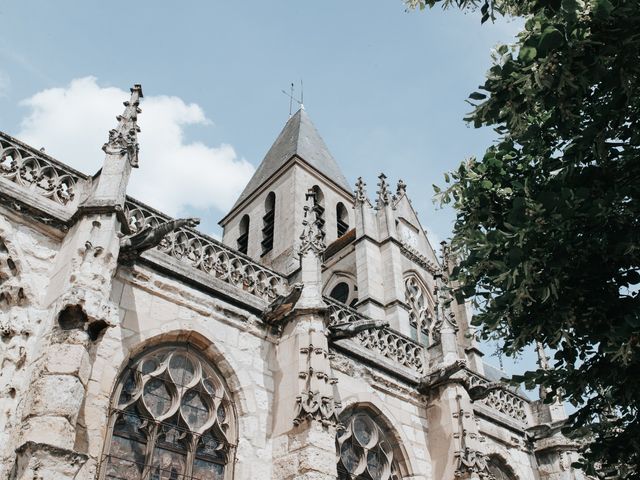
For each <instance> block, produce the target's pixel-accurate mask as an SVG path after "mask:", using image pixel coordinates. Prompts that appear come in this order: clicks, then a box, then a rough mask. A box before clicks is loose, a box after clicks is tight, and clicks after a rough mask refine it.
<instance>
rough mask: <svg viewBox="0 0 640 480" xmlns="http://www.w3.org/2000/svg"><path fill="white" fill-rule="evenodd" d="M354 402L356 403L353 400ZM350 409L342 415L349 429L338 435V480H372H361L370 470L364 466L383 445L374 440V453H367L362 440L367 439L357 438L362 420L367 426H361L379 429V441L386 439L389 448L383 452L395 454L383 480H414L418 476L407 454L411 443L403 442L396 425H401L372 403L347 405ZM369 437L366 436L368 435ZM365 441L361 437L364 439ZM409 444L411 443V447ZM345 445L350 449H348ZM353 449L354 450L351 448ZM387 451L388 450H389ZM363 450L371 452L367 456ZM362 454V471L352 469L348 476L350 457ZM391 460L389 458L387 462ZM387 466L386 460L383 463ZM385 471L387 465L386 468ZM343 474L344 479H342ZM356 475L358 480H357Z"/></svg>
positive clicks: (384, 447)
mask: <svg viewBox="0 0 640 480" xmlns="http://www.w3.org/2000/svg"><path fill="white" fill-rule="evenodd" d="M353 400H354V399H353ZM346 403H348V406H346V407H345V408H344V409H343V411H342V413H341V414H340V422H341V423H342V424H343V425H344V426H345V431H344V432H338V434H337V435H336V455H337V461H338V472H339V473H338V478H339V479H340V480H342V479H343V478H344V479H349V480H351V479H352V478H353V479H354V480H360V479H361V478H362V479H365V478H370V477H368V476H360V475H361V474H365V475H366V474H367V473H366V470H367V467H366V466H365V465H364V464H365V463H366V458H365V457H366V456H367V455H368V452H369V451H371V450H375V447H376V446H377V445H378V444H379V442H378V443H375V442H373V440H375V439H374V438H372V441H371V442H370V443H369V445H370V447H373V448H371V449H367V448H366V447H363V446H362V443H363V442H362V441H361V440H366V439H367V438H366V436H365V438H357V437H356V431H355V430H356V429H359V428H360V427H359V426H358V423H359V422H356V421H357V420H359V419H363V420H364V422H363V423H361V425H366V423H369V425H370V426H372V425H375V427H376V428H378V429H379V430H378V432H377V435H378V439H377V440H379V439H380V437H379V436H380V435H382V436H383V437H384V439H383V441H384V443H385V444H386V446H385V445H383V446H382V451H383V454H384V455H385V456H387V455H388V453H389V452H391V453H392V461H391V462H390V463H387V465H386V466H388V467H389V468H388V469H386V470H385V472H386V473H387V476H384V475H383V476H381V477H378V478H381V480H396V479H397V480H400V479H402V478H405V477H410V476H411V475H412V474H413V473H414V472H413V469H412V467H411V464H410V461H409V456H408V453H407V450H406V448H405V443H407V440H406V439H404V438H403V432H400V431H399V430H397V429H396V428H395V427H394V425H398V422H397V421H394V420H392V418H391V416H390V415H389V414H388V413H384V412H383V411H382V410H381V408H379V407H378V406H377V405H376V404H375V403H373V402H369V401H352V402H349V401H347V402H346ZM374 430H375V429H371V430H370V431H374ZM365 433H366V432H365ZM360 437H361V435H360ZM407 444H408V443H407ZM345 445H347V446H346V447H345ZM351 447H352V448H351ZM385 449H386V450H385ZM363 450H368V451H367V452H366V454H364V455H363ZM354 453H355V454H356V455H357V454H360V457H361V458H360V461H359V463H360V465H359V467H360V468H357V467H356V468H355V469H352V471H351V472H348V471H347V469H348V468H349V466H348V465H345V462H348V461H349V457H350V456H351V458H354V457H352V455H353V454H354ZM388 458H389V457H388V456H387V459H388ZM383 463H384V460H383ZM383 467H384V465H383ZM341 472H342V475H343V476H340V473H341ZM354 475H355V476H354Z"/></svg>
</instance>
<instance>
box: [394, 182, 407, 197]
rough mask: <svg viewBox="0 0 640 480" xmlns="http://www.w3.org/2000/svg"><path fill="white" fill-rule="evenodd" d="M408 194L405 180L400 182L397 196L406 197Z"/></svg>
mask: <svg viewBox="0 0 640 480" xmlns="http://www.w3.org/2000/svg"><path fill="white" fill-rule="evenodd" d="M406 193H407V184H406V183H404V180H402V179H400V180H398V186H397V187H396V196H397V197H398V198H400V197H401V196H402V195H406Z"/></svg>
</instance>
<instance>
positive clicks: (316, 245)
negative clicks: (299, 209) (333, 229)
mask: <svg viewBox="0 0 640 480" xmlns="http://www.w3.org/2000/svg"><path fill="white" fill-rule="evenodd" d="M302 225H303V229H302V234H301V235H300V240H301V241H302V242H301V244H300V250H299V254H300V256H303V255H304V254H305V253H307V252H308V251H309V250H312V251H313V252H314V253H315V254H316V255H318V256H320V255H321V254H322V253H323V252H324V250H325V248H326V245H325V243H324V231H323V230H322V225H321V223H320V219H319V218H318V213H317V210H316V194H315V192H314V191H313V189H309V191H308V192H307V193H306V194H305V206H304V220H302Z"/></svg>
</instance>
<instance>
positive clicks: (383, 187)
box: [376, 173, 393, 209]
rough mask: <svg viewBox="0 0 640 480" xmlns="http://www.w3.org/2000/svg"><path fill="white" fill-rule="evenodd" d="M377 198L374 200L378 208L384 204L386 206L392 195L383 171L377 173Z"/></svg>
mask: <svg viewBox="0 0 640 480" xmlns="http://www.w3.org/2000/svg"><path fill="white" fill-rule="evenodd" d="M378 179H379V180H380V181H379V182H378V189H379V190H378V192H377V193H378V198H377V200H376V209H380V208H382V207H384V206H387V205H389V204H390V203H391V201H392V200H393V199H392V195H391V192H390V191H389V184H388V183H387V176H386V175H385V174H384V173H381V174H380V175H378Z"/></svg>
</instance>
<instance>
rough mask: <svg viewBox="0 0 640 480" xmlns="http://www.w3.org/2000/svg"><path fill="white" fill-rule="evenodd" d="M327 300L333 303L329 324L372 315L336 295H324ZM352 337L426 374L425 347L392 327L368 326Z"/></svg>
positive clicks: (384, 355) (400, 364) (366, 346)
mask: <svg viewBox="0 0 640 480" xmlns="http://www.w3.org/2000/svg"><path fill="white" fill-rule="evenodd" d="M324 301H325V303H326V304H327V305H328V306H329V325H333V324H336V323H343V322H353V321H355V320H361V319H366V318H368V317H366V316H365V315H363V314H361V313H360V312H358V311H357V310H354V309H353V308H350V307H348V306H346V305H344V304H343V303H340V302H337V301H336V300H334V299H332V298H329V297H324ZM350 341H352V342H355V343H356V344H358V345H360V346H361V347H363V348H364V349H365V350H368V351H370V352H371V353H372V354H373V355H375V356H382V357H384V358H386V359H387V360H389V361H391V362H392V363H394V364H396V365H399V366H401V367H403V368H408V369H409V370H411V371H412V372H413V373H416V374H419V375H422V374H424V370H425V365H424V358H425V352H424V347H423V346H422V345H420V344H419V343H417V342H415V341H414V340H412V339H411V338H409V337H406V336H404V335H402V334H401V333H398V332H395V331H393V330H392V329H390V328H388V327H387V328H381V329H377V330H373V329H372V330H365V331H363V332H360V333H358V334H357V335H356V336H354V337H352V338H351V339H350Z"/></svg>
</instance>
